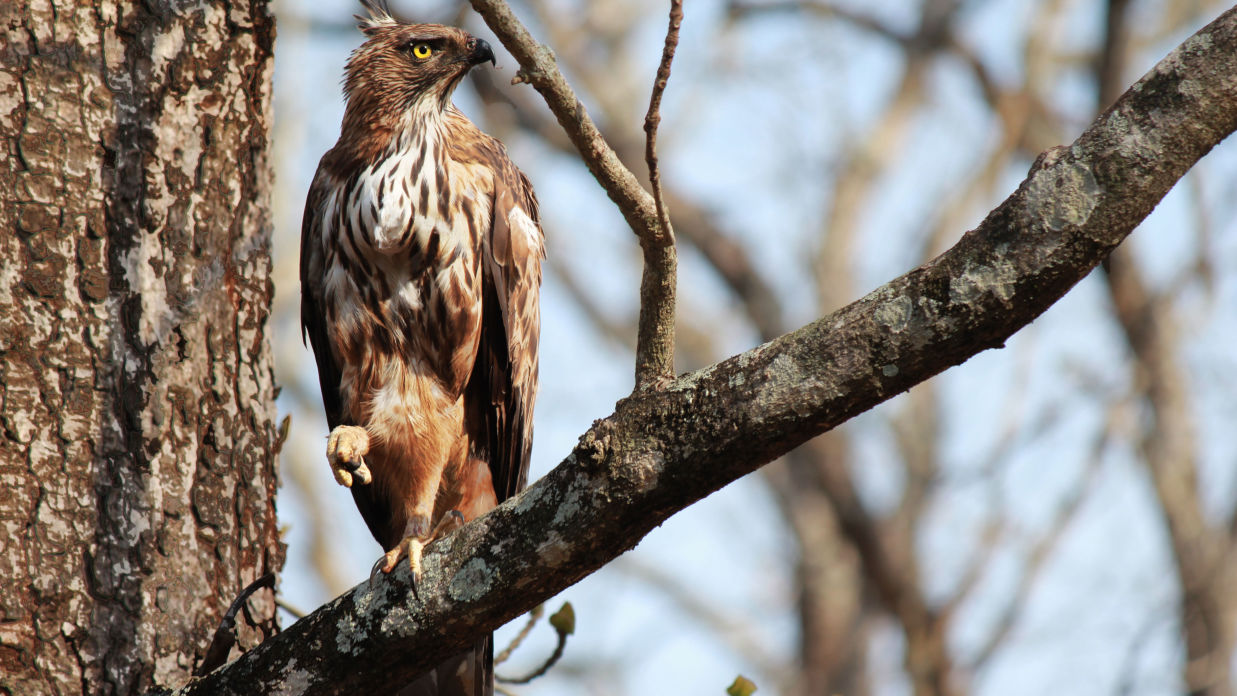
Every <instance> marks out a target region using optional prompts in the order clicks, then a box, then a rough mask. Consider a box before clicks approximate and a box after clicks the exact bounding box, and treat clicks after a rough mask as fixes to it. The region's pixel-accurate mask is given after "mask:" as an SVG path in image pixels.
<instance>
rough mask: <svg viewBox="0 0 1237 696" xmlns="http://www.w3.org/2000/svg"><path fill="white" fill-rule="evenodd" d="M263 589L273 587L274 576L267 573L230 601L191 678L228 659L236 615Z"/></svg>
mask: <svg viewBox="0 0 1237 696" xmlns="http://www.w3.org/2000/svg"><path fill="white" fill-rule="evenodd" d="M263 587H269V588H272V589H273V588H274V587H275V574H274V573H267V574H265V575H263V576H262V577H260V578H258V579H257V580H254V581H253V582H251V583H249V585H248V586H247V587H246V588H245V589H243V590H241V592H240V594H239V595H237V596H236V599H235V600H233V601H232V606H230V607H228V610H227V611H226V612H225V613H224V615H223V618H222V619H221V620H220V621H219V628H217V629H215V637H214V638H212V639H211V641H210V646H209V647H208V648H206V656H205V657H203V658H202V663H201V664H199V665H198V668H197V669H196V670H194V672H193V676H195V677H200V676H202V675H204V674H209V673H211V672H212V671H214V670H215V668H216V667H219V666H220V665H222V664H223V663H224V662H226V661H227V659H228V653H230V652H231V651H232V646H233V645H236V614H237V612H239V611H240V610H241V607H243V606H244V605H245V602H247V601H248V600H249V597H250V596H251V595H252V594H253V593H254V592H257V591H258V590H260V589H262V588H263Z"/></svg>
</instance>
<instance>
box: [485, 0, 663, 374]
mask: <svg viewBox="0 0 1237 696" xmlns="http://www.w3.org/2000/svg"><path fill="white" fill-rule="evenodd" d="M472 6H473V9H475V10H476V11H477V13H478V14H480V15H481V16H482V17H483V18H484V19H485V23H486V24H488V25H489V27H490V29H492V30H493V31H494V33H495V34H496V35H497V36H498V38H499V39H500V40H501V41H502V42H503V45H504V46H506V47H507V50H508V51H511V54H512V55H513V56H515V58H516V60H518V61H519V62H520V71H519V73H517V74H516V78H515V79H516V81H519V82H527V83H529V84H531V85H532V86H533V87H534V88H535V89H536V90H537V91H538V92H540V93H541V96H542V97H543V98H544V99H545V100H546V104H548V105H549V107H550V110H551V111H552V112H554V116H555V118H557V119H558V122H559V125H561V126H562V127H563V130H565V131H566V132H567V136H568V137H569V138H570V139H571V142H572V144H573V145H575V147H576V150H578V151H579V153H580V156H581V158H582V159H583V160H584V163H585V164H586V165H587V166H588V168H589V171H590V172H592V174H593V176H594V178H596V179H597V181H598V183H600V184H601V186H602V188H604V189H605V190H606V193H607V194H608V195H609V196H610V199H611V200H613V201H614V203H615V204H616V205H617V206H618V207H619V210H620V211H621V212H622V213H623V217H624V219H626V220H627V224H628V225H629V226H631V229H632V231H633V232H635V233H636V236H637V237H638V238H639V239H640V246H641V247H642V248H643V250H644V276H643V278H642V280H641V282H640V322H639V328H638V336H637V338H636V387H637V389H643V388H649V387H653V386H660V385H661V384H662V383H664V382H665V381H667V380H668V379H669V378H670V377H671V376H673V374H674V297H675V275H676V273H677V268H678V262H677V259H676V256H675V253H674V246H673V237H672V235H671V233H670V232H669V229H668V228H663V226H662V223H661V216H660V215H659V214H658V206H657V203H656V201H654V199H653V197H652V196H650V195H649V192H648V191H646V190H644V188H643V187H642V186H641V185H640V182H639V180H638V179H637V178H636V176H635V175H634V174H632V172H631V170H629V169H628V168H627V167H626V166H625V165H624V164H623V163H622V161H621V160H620V159H619V157H618V155H617V154H616V153H615V152H614V149H613V148H611V147H610V145H609V144H608V143H607V142H606V140H605V138H603V137H602V135H601V131H599V130H598V129H597V126H596V124H594V123H593V120H592V118H591V117H590V116H589V115H588V111H587V110H586V109H585V108H584V105H583V104H582V103H580V100H579V99H578V98H577V97H576V95H575V92H574V91H573V90H572V89H571V86H570V85H569V84H567V80H566V78H564V77H563V74H562V72H560V71H559V69H558V66H557V65H556V64H555V60H554V53H553V51H551V50H550V49H549V48H548V47H546V46H543V45H541V44H539V43H537V41H536V40H535V39H534V38H533V37H532V35H531V34H529V32H528V29H526V28H525V27H524V25H523V24H521V23H520V20H519V19H518V18H517V17H516V16H515V14H514V13H513V12H512V11H511V8H510V7H508V6H507V3H506V2H504V1H503V0H472ZM680 14H681V13H680ZM672 25H673V20H672ZM676 36H677V32H676ZM672 54H673V52H672ZM668 69H669V66H668V64H667V70H668Z"/></svg>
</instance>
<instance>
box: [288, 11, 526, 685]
mask: <svg viewBox="0 0 1237 696" xmlns="http://www.w3.org/2000/svg"><path fill="white" fill-rule="evenodd" d="M362 4H364V5H365V7H366V9H367V10H368V12H369V16H367V17H358V20H359V21H360V29H361V31H362V32H363V33H364V34H365V37H366V39H365V41H364V43H363V44H362V45H361V47H360V48H358V49H357V50H356V51H355V52H354V53H353V54H352V56H351V58H350V59H349V61H348V65H347V68H346V76H345V80H344V92H345V95H346V96H347V107H346V110H345V113H344V119H343V125H342V128H341V132H340V137H339V141H338V142H337V143H336V144H335V147H333V148H332V149H331V150H330V151H328V152H327V153H326V155H324V156H323V158H322V161H321V162H320V163H319V165H318V171H317V174H316V175H315V176H314V181H313V184H312V186H311V187H310V191H309V196H308V200H307V201H306V202H305V214H304V219H303V222H302V231H301V322H302V327H303V332H304V335H305V336H307V337H308V338H309V342H310V344H311V345H312V347H313V352H314V356H315V358H316V360H317V363H318V378H319V381H320V383H321V387H322V399H323V402H324V405H325V408H326V415H327V421H328V422H329V424H330V427H331V433H330V436H329V438H328V440H327V448H326V455H327V459H328V461H329V463H330V466H331V470H332V471H333V472H334V475H335V479H336V481H338V482H339V483H340V484H341V485H343V486H347V487H349V488H350V489H351V491H352V496H353V499H354V500H355V502H356V505H357V508H358V509H359V510H360V512H361V515H362V517H364V518H365V522H366V524H367V525H368V526H369V530H370V532H372V533H373V535H374V538H375V539H377V540H378V542H379V543H380V544H381V545H382V547H383V549H384V550H385V551H386V553H385V555H384V557H383V558H381V559H379V562H378V565H377V566H375V571H376V570H377V569H378V568H381V570H383V571H384V572H388V573H389V572H390V571H391V570H392V569H394V568H395V567H396V566H397V564H398V563H399V562H400V561H401V559H406V561H407V563H408V564H409V565H410V566H411V569H412V573H413V577H414V582H415V580H416V579H417V578H419V577H420V563H421V552H422V549H423V547H424V546H425V545H426V544H428V543H430V542H431V541H433V540H434V539H435V538H437V537H438V536H439V535H441V534H443V533H444V532H446V531H449V530H450V529H452V528H454V527H456V526H458V525H459V524H462V523H463V522H466V521H468V520H471V519H473V518H474V517H477V516H479V515H482V514H484V513H485V512H487V511H488V510H490V509H492V508H493V507H494V506H495V505H496V504H497V503H498V502H501V501H502V500H504V499H506V498H507V497H509V496H511V495H513V494H514V493H516V492H517V491H518V490H520V489H521V488H522V487H523V486H524V484H525V481H526V478H527V474H528V459H529V452H530V450H531V447H532V415H533V400H534V398H535V396H536V392H537V338H538V332H539V330H540V316H539V310H538V292H539V288H540V284H541V259H542V257H543V254H544V247H543V237H542V232H541V227H540V224H539V222H538V213H537V201H536V198H535V197H534V195H533V190H532V187H531V185H530V184H529V182H528V179H527V178H525V176H524V175H523V173H521V172H520V170H519V169H517V168H516V167H515V165H514V164H512V163H511V161H510V160H509V159H508V158H507V153H506V149H505V148H504V147H503V145H502V144H501V143H499V142H498V141H497V140H495V139H493V138H491V137H489V136H488V135H486V134H484V133H482V132H481V131H480V130H478V129H477V127H476V126H474V125H473V124H472V122H470V121H469V120H468V118H467V117H465V116H464V115H463V114H462V113H460V112H459V111H458V110H457V109H456V108H455V106H454V105H453V104H452V103H451V97H452V93H453V92H454V90H455V88H456V86H457V85H458V84H459V83H460V81H461V80H462V79H463V78H464V76H465V75H466V74H467V73H468V71H469V70H470V69H472V68H473V67H474V66H476V65H479V64H481V63H485V62H490V63H493V62H494V54H493V52H492V51H491V49H490V46H489V45H488V44H487V43H486V42H485V41H483V40H481V39H478V38H475V37H473V36H470V35H469V34H468V33H466V32H464V31H462V30H460V29H456V28H453V27H446V26H441V25H435V24H413V23H408V22H404V21H402V20H399V19H396V18H395V17H394V16H393V15H392V14H391V12H390V11H389V10H388V8H387V7H386V4H385V3H384V2H382V1H381V0H362ZM491 662H492V650H491V648H490V644H489V641H488V639H486V640H485V641H483V642H482V643H480V644H478V646H477V648H476V650H475V651H473V652H470V653H469V654H466V655H464V656H461V657H460V658H459V659H457V660H454V661H452V662H450V663H447V664H445V665H443V666H440V668H439V669H438V670H436V671H435V673H433V674H431V675H428V676H427V677H425V678H423V679H421V680H419V681H418V683H417V685H419V686H423V687H424V690H422V691H415V690H409V691H405V692H401V693H426V694H432V693H437V694H456V693H467V694H473V693H490V691H491V690H492V664H491Z"/></svg>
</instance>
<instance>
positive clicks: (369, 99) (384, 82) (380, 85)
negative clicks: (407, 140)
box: [344, 0, 494, 111]
mask: <svg viewBox="0 0 1237 696" xmlns="http://www.w3.org/2000/svg"><path fill="white" fill-rule="evenodd" d="M361 2H362V4H363V5H365V8H366V9H367V10H369V16H368V17H360V16H358V17H357V19H358V20H359V22H360V24H359V26H360V29H361V31H362V32H363V33H364V34H365V36H366V40H365V43H363V44H361V47H360V48H358V49H357V50H356V51H354V52H353V54H352V56H351V57H350V58H349V59H348V66H347V69H346V71H345V77H344V92H345V93H346V94H347V95H348V101H349V102H350V103H352V102H355V101H363V102H366V107H367V108H381V109H384V110H386V109H394V110H398V111H407V110H409V109H413V108H417V107H422V108H436V109H437V110H439V111H441V110H442V109H444V108H446V106H447V105H448V104H450V103H451V94H452V93H453V92H454V91H455V87H456V85H458V84H459V83H460V80H461V79H463V77H464V75H466V74H468V71H469V70H470V69H472V67H473V66H475V65H478V64H480V63H484V62H486V61H489V62H490V63H491V64H492V63H494V52H493V50H491V49H490V45H489V44H488V43H486V42H485V41H483V40H482V39H478V38H476V37H475V36H472V35H471V34H469V33H468V32H466V31H463V30H462V29H456V28H455V27H448V26H443V25H441V24H412V23H408V22H404V21H401V20H399V19H397V18H396V17H394V16H393V15H392V14H391V12H390V10H388V9H387V7H386V3H385V2H382V1H381V0H361Z"/></svg>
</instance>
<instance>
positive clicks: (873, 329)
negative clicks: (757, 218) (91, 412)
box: [181, 9, 1237, 694]
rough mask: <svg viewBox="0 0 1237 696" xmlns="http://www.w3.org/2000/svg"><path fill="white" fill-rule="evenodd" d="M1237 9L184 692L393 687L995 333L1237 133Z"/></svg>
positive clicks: (961, 357)
mask: <svg viewBox="0 0 1237 696" xmlns="http://www.w3.org/2000/svg"><path fill="white" fill-rule="evenodd" d="M1234 74H1237V9H1234V10H1230V11H1228V12H1226V13H1225V14H1224V15H1222V16H1221V17H1220V18H1219V19H1217V20H1216V21H1215V22H1213V23H1212V24H1210V25H1209V26H1207V27H1206V28H1204V29H1203V30H1202V31H1201V32H1200V33H1199V34H1198V35H1196V36H1195V37H1193V38H1191V39H1189V40H1187V41H1186V42H1185V43H1184V44H1183V45H1182V46H1181V47H1179V48H1178V49H1177V50H1175V51H1173V52H1172V53H1171V54H1170V55H1169V56H1168V57H1167V58H1165V59H1164V60H1163V61H1161V62H1160V63H1159V64H1158V65H1157V66H1156V67H1155V68H1154V69H1152V71H1151V72H1149V73H1148V74H1147V75H1146V76H1145V77H1144V78H1143V79H1142V80H1140V81H1139V83H1138V84H1137V85H1135V86H1134V87H1133V88H1132V89H1130V90H1129V91H1127V92H1126V93H1125V94H1124V95H1123V96H1122V97H1121V98H1120V99H1119V100H1118V101H1117V102H1116V103H1115V104H1114V105H1113V106H1112V107H1111V108H1110V109H1109V110H1108V111H1107V112H1106V113H1105V114H1103V115H1101V116H1100V117H1099V118H1098V119H1096V120H1095V122H1094V123H1093V124H1092V125H1091V127H1090V128H1089V129H1088V130H1087V131H1086V132H1085V133H1083V134H1082V135H1081V136H1080V137H1079V138H1078V139H1077V140H1076V141H1075V142H1074V143H1073V144H1072V145H1071V146H1070V147H1068V148H1054V149H1052V150H1049V151H1048V152H1045V153H1044V154H1043V155H1041V156H1040V158H1039V159H1038V160H1036V162H1035V165H1034V166H1033V167H1032V169H1031V171H1030V172H1029V174H1028V176H1027V178H1026V179H1025V180H1024V181H1023V182H1022V184H1021V185H1020V186H1019V187H1018V190H1017V191H1015V192H1014V193H1013V194H1012V195H1011V196H1010V197H1009V198H1007V199H1006V200H1005V201H1004V202H1003V203H1002V204H1001V205H1000V206H999V207H998V208H997V209H996V210H994V211H993V212H992V213H991V214H990V215H989V216H988V217H987V219H986V220H985V221H984V222H983V223H982V224H981V225H980V226H979V227H978V228H977V229H975V230H973V231H971V232H969V233H967V234H966V235H965V236H964V237H963V238H962V239H961V241H959V242H958V244H956V245H955V246H954V247H953V248H952V249H950V250H949V251H947V252H945V253H944V254H942V255H941V256H939V257H937V258H936V259H934V260H932V261H931V262H929V263H927V264H925V265H923V266H921V267H919V268H917V269H915V270H913V271H911V272H910V273H907V274H906V275H904V276H902V277H900V278H897V279H895V280H893V281H891V282H889V283H887V284H886V285H884V286H882V287H881V288H879V289H877V290H876V291H874V292H872V293H870V294H869V295H867V296H866V297H864V298H862V299H860V300H858V301H856V302H854V303H852V304H850V305H848V306H846V307H844V308H842V309H840V310H838V311H837V312H834V313H832V314H830V315H828V316H826V317H824V318H822V319H820V320H818V321H816V322H813V323H812V324H809V325H807V326H805V327H803V328H801V329H799V330H797V331H795V332H792V333H790V334H787V335H785V336H781V337H779V338H777V339H775V340H773V341H770V342H769V343H766V344H764V345H762V346H760V347H758V348H755V349H753V350H750V351H747V352H745V353H743V354H741V355H738V356H735V357H733V358H730V359H729V360H726V361H723V362H721V363H718V364H717V365H714V366H711V367H709V368H706V369H704V370H700V371H697V372H694V373H690V374H687V375H684V376H683V377H680V378H679V379H677V380H675V381H674V382H673V383H671V384H670V385H669V386H668V387H667V388H666V389H664V390H659V391H646V392H640V393H638V394H635V395H633V396H631V397H628V398H627V399H624V400H623V401H621V402H619V404H618V405H617V408H616V411H615V413H614V414H613V415H612V416H610V417H608V418H605V419H603V420H600V421H598V422H597V423H595V424H594V426H593V427H592V428H591V429H590V430H589V431H588V432H587V433H585V434H584V436H582V437H581V439H580V444H579V445H578V446H577V447H576V448H575V450H574V451H573V452H572V453H571V454H570V455H569V456H568V457H567V458H566V459H565V460H564V462H563V463H562V464H560V465H559V466H558V467H556V468H555V469H553V470H552V471H551V472H549V473H548V474H547V475H546V476H545V477H543V478H542V479H541V480H539V481H537V482H536V483H534V484H533V485H532V486H531V487H529V488H528V489H527V490H525V491H524V492H523V493H521V494H519V495H517V496H515V497H513V498H511V499H509V500H507V501H506V502H504V503H503V504H502V505H500V506H498V507H497V508H496V509H494V510H493V511H492V512H490V513H489V514H487V515H484V516H482V517H481V518H479V519H477V520H474V521H472V522H470V523H469V524H467V525H465V526H464V527H462V528H461V529H459V530H458V531H456V532H454V533H453V534H451V535H450V536H448V537H446V538H444V539H442V540H440V541H439V543H438V544H436V545H435V546H434V547H433V548H431V550H430V551H429V552H428V553H427V554H426V556H425V559H424V576H423V578H422V581H421V583H420V584H419V586H418V595H419V599H418V598H417V597H415V596H413V593H412V592H411V590H410V587H409V584H408V574H407V569H406V568H404V567H402V566H401V568H400V570H397V571H396V572H394V573H392V574H391V575H390V576H386V577H383V578H381V580H380V581H379V582H378V583H377V584H376V585H375V586H371V585H369V584H368V583H363V584H362V585H360V586H358V587H357V588H355V589H354V590H352V591H351V592H350V593H348V594H345V595H343V596H341V597H339V598H337V599H335V600H334V601H332V602H330V603H328V604H327V605H325V606H323V607H322V608H320V609H318V610H317V611H315V612H314V613H313V614H311V615H310V616H309V617H307V618H306V619H304V620H303V621H299V622H297V623H296V624H293V625H292V626H290V627H289V628H288V629H287V630H285V631H284V632H283V633H281V634H279V635H277V636H274V637H272V638H269V639H268V640H266V642H264V643H262V644H261V645H260V646H258V647H257V648H255V649H253V650H251V651H249V652H248V653H246V655H245V656H243V657H242V658H240V659H239V660H237V661H236V662H233V663H231V664H229V665H225V666H224V667H222V668H220V669H219V670H216V671H215V672H212V673H211V674H210V675H207V676H206V677H203V678H201V679H198V680H195V681H193V682H191V683H190V684H188V685H187V686H186V687H185V688H184V689H182V690H181V693H183V694H205V693H211V694H230V693H246V694H249V693H262V692H269V691H270V690H271V689H272V688H273V687H274V685H276V684H279V685H282V686H284V687H288V686H289V685H295V686H296V687H298V690H299V691H300V692H301V693H305V694H324V693H341V692H344V693H346V692H352V691H360V690H366V691H372V690H382V689H390V688H393V687H395V686H396V685H399V684H401V683H404V682H406V681H407V680H408V679H409V678H411V677H412V676H413V675H415V674H418V673H420V672H422V671H424V670H425V669H426V668H428V667H429V666H431V665H433V664H436V663H437V662H438V661H440V660H442V659H444V658H445V657H447V656H448V655H451V654H453V653H455V652H458V651H460V650H462V649H464V648H465V647H467V646H469V645H471V644H472V642H473V641H474V640H475V638H476V636H478V635H480V634H481V633H483V632H487V631H491V630H493V629H494V628H496V627H498V626H499V625H501V624H503V623H504V622H506V621H509V620H510V619H512V618H515V617H516V616H519V615H520V614H522V613H523V612H525V611H527V610H528V609H530V608H531V607H532V606H534V605H536V604H538V603H539V602H541V601H544V600H545V599H546V598H548V597H550V596H552V595H554V594H556V593H558V592H560V591H561V590H563V589H565V588H566V587H567V586H569V585H571V584H573V583H575V582H577V581H578V580H580V579H581V578H582V577H584V576H585V575H587V574H588V573H591V572H592V571H594V570H596V569H597V568H599V567H600V566H602V565H603V564H605V563H606V562H608V561H609V560H611V559H613V558H615V557H616V556H617V555H619V554H620V553H621V552H623V551H625V550H627V549H629V548H631V547H632V546H634V545H635V544H636V543H638V542H639V540H640V539H641V538H643V536H644V535H645V534H647V533H648V532H649V531H650V530H652V529H653V528H654V527H656V526H657V525H659V524H661V523H662V522H664V521H665V520H666V519H667V518H668V517H669V516H670V515H672V514H673V513H674V512H676V511H678V510H680V509H682V508H684V507H686V506H688V505H690V504H691V503H693V502H695V501H697V500H699V499H700V498H702V497H704V496H706V495H708V494H709V493H711V492H713V491H715V490H717V489H719V488H721V487H722V486H724V485H726V484H728V483H730V482H731V481H734V480H735V479H736V478H738V477H740V476H742V475H745V474H747V473H750V472H751V471H753V470H755V469H756V468H758V467H759V466H761V465H762V464H764V463H765V462H768V461H770V460H772V459H773V458H775V457H778V456H780V455H782V454H784V453H786V452H787V451H789V450H790V449H792V448H794V447H796V446H798V445H799V444H802V443H803V442H804V441H806V440H807V439H809V438H811V437H813V436H815V435H817V434H819V433H821V432H824V431H826V430H828V429H830V428H833V427H835V426H837V425H838V424H840V423H842V422H844V421H845V420H847V419H849V418H851V417H853V416H855V415H857V414H859V413H862V412H863V411H865V410H867V409H869V408H871V407H872V406H874V405H876V404H877V403H880V402H882V401H884V400H886V399H888V398H890V397H892V396H894V395H896V394H899V393H901V392H903V391H905V390H906V389H908V388H910V387H911V386H913V385H914V384H916V383H918V382H921V381H923V380H925V379H927V378H929V377H931V376H932V375H935V374H937V373H939V372H941V371H942V370H945V369H947V368H949V367H951V366H953V365H957V364H960V363H961V362H963V361H965V360H966V359H968V358H969V357H971V356H972V355H974V354H976V353H978V352H980V351H982V350H986V349H988V348H994V347H998V346H1001V345H1003V343H1004V341H1005V340H1007V339H1008V338H1009V336H1010V335H1012V334H1013V333H1014V332H1015V331H1017V330H1019V329H1020V328H1022V327H1023V326H1025V325H1026V324H1027V323H1029V322H1030V321H1031V320H1033V319H1034V318H1035V317H1037V316H1039V315H1040V314H1041V313H1043V312H1044V311H1045V310H1046V309H1047V308H1048V307H1049V306H1051V305H1052V304H1053V303H1054V302H1056V301H1057V300H1058V299H1059V298H1060V297H1061V296H1062V295H1064V294H1065V292H1067V291H1068V290H1069V289H1070V288H1071V287H1072V286H1073V285H1074V284H1075V283H1077V282H1078V281H1079V280H1080V279H1082V278H1083V277H1084V276H1085V275H1087V274H1088V273H1089V272H1090V271H1091V270H1092V269H1094V268H1095V266H1096V265H1098V264H1099V262H1100V259H1102V258H1104V257H1105V256H1106V255H1107V254H1108V253H1109V252H1110V251H1111V250H1112V249H1113V248H1114V247H1115V246H1116V245H1117V244H1119V243H1120V242H1121V241H1122V240H1123V239H1124V238H1125V237H1126V236H1127V235H1128V234H1129V233H1130V232H1131V231H1132V230H1133V229H1134V227H1135V226H1136V225H1137V224H1139V222H1141V221H1142V219H1143V218H1144V217H1146V215H1147V214H1148V213H1149V212H1150V211H1151V209H1152V208H1153V207H1154V206H1155V204H1156V203H1157V202H1158V201H1159V200H1160V199H1161V198H1162V197H1163V196H1164V195H1165V194H1166V193H1167V192H1168V190H1169V189H1170V188H1171V187H1172V186H1173V185H1174V183H1175V182H1176V181H1177V180H1178V179H1179V178H1180V177H1181V176H1182V175H1183V174H1184V173H1185V172H1186V170H1188V169H1189V168H1190V167H1191V166H1193V164H1194V163H1195V162H1196V161H1197V160H1198V159H1199V158H1201V157H1202V156H1203V155H1204V154H1206V153H1207V152H1208V151H1209V150H1210V149H1211V148H1212V147H1214V146H1215V145H1216V144H1217V143H1218V142H1220V141H1221V140H1222V139H1223V138H1225V137H1227V136H1228V135H1229V134H1230V133H1232V132H1233V130H1234V129H1237V80H1234V79H1233V77H1232V76H1233V75H1234Z"/></svg>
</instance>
